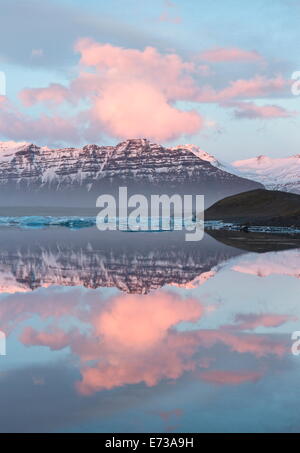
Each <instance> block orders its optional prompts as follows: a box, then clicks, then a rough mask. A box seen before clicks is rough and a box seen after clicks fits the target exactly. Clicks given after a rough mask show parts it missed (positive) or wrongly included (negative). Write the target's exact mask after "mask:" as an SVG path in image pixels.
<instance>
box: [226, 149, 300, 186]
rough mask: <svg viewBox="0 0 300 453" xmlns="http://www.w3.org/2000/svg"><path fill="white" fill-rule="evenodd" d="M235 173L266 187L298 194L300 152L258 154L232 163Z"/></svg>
mask: <svg viewBox="0 0 300 453" xmlns="http://www.w3.org/2000/svg"><path fill="white" fill-rule="evenodd" d="M232 168H233V171H232V172H234V171H235V174H236V175H240V176H243V177H244V178H250V179H253V180H255V181H258V182H260V183H262V184H263V185H264V186H265V187H266V188H267V189H271V190H282V191H284V192H294V193H298V194H300V154H297V155H296V156H290V157H283V158H271V157H267V156H258V157H254V158H252V159H246V160H238V161H235V162H233V163H232Z"/></svg>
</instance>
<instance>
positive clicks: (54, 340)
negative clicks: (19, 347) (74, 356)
mask: <svg viewBox="0 0 300 453" xmlns="http://www.w3.org/2000/svg"><path fill="white" fill-rule="evenodd" d="M20 340H21V341H22V343H23V344H25V345H26V346H32V345H39V346H47V347H49V348H50V349H52V350H59V349H63V348H65V347H67V346H68V345H69V344H70V333H66V332H65V331H64V330H62V329H58V328H55V329H52V330H51V331H49V332H37V331H36V330H34V329H33V328H32V327H26V328H25V329H24V331H23V333H22V335H21V338H20Z"/></svg>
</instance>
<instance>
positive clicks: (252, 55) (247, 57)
mask: <svg viewBox="0 0 300 453" xmlns="http://www.w3.org/2000/svg"><path fill="white" fill-rule="evenodd" d="M200 58H201V59H203V60H205V61H208V62H210V63H222V62H229V61H239V62H240V61H245V62H263V61H264V59H263V57H262V56H261V55H260V54H259V53H258V52H256V51H248V50H243V49H239V48H236V47H232V48H222V47H220V48H217V49H211V50H206V51H205V52H202V53H201V54H200Z"/></svg>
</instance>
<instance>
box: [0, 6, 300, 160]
mask: <svg viewBox="0 0 300 453" xmlns="http://www.w3.org/2000/svg"><path fill="white" fill-rule="evenodd" d="M0 6H1V10H0V14H1V15H0V71H1V72H2V73H4V74H5V79H6V91H5V92H4V89H3V83H2V92H1V78H0V140H3V141H5V140H12V141H28V142H33V143H37V144H39V145H47V146H50V147H63V146H82V145H84V144H86V143H97V144H103V145H108V144H116V143H118V142H120V141H123V140H126V139H129V138H136V137H143V138H144V137H145V138H148V139H149V140H151V141H153V142H156V143H161V144H163V145H166V146H171V145H172V146H174V145H178V144H185V143H193V144H195V145H198V146H200V148H202V149H203V150H205V151H207V152H209V153H211V154H213V155H215V156H216V157H217V158H218V159H223V160H227V161H233V160H238V159H246V158H250V157H254V156H257V155H268V156H270V157H284V156H289V155H295V154H299V153H300V146H299V145H300V136H299V132H298V131H299V126H300V96H298V95H297V94H298V91H299V94H300V89H299V90H298V88H300V86H299V84H298V79H300V76H299V77H298V76H296V79H295V80H292V74H294V73H296V72H297V71H300V50H299V49H300V47H299V37H300V31H299V19H300V0H253V1H252V2H247V4H245V2H240V1H236V0H226V1H221V0H211V1H209V2H208V1H204V0H152V1H151V2H146V1H140V0H110V1H109V2H107V1H105V0H85V1H82V0H60V1H59V2H58V1H55V0H51V1H50V0H44V1H43V2H41V1H38V0H1V1H0ZM297 77H298V79H297ZM293 86H294V90H292V87H293ZM292 91H293V92H294V93H293V92H292Z"/></svg>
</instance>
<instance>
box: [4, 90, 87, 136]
mask: <svg viewBox="0 0 300 453" xmlns="http://www.w3.org/2000/svg"><path fill="white" fill-rule="evenodd" d="M0 133H1V134H2V135H4V136H5V137H8V138H13V139H15V140H28V141H33V140H40V139H42V140H43V141H44V142H45V141H47V140H49V141H52V140H62V141H69V142H71V143H74V142H77V141H78V140H79V130H78V125H77V123H76V121H75V120H74V119H72V118H64V117H63V116H61V115H48V114H45V113H43V114H41V115H40V116H39V117H38V118H34V117H31V116H29V115H26V114H25V113H23V112H20V111H19V110H17V109H16V108H15V107H14V106H13V105H12V104H11V103H10V102H9V101H8V100H7V99H4V100H3V99H2V100H1V99H0Z"/></svg>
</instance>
